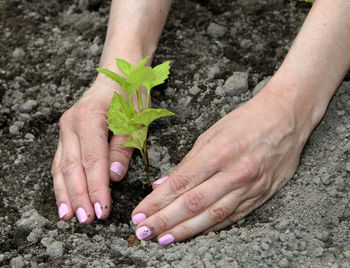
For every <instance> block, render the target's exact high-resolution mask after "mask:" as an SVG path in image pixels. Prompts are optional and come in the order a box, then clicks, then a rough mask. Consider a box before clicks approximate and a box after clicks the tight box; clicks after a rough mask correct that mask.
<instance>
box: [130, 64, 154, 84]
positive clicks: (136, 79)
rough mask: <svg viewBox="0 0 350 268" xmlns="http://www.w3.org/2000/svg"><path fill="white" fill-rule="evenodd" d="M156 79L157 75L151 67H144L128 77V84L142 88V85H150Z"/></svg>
mask: <svg viewBox="0 0 350 268" xmlns="http://www.w3.org/2000/svg"><path fill="white" fill-rule="evenodd" d="M155 78H156V75H155V73H154V71H153V69H152V68H151V67H142V68H140V69H135V70H134V71H133V72H131V73H130V75H129V76H128V78H127V79H128V82H129V83H130V84H133V85H135V86H136V87H140V86H141V85H143V84H145V83H148V82H149V81H152V80H154V79H155Z"/></svg>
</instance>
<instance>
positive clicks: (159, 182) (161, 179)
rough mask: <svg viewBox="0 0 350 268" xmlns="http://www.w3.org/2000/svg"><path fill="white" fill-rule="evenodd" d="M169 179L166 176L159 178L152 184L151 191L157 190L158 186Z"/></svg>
mask: <svg viewBox="0 0 350 268" xmlns="http://www.w3.org/2000/svg"><path fill="white" fill-rule="evenodd" d="M168 178H169V177H168V176H164V177H161V178H160V179H158V180H156V181H154V182H153V184H152V189H153V190H155V189H157V188H158V186H160V185H161V184H162V183H163V182H165V181H166V180H167V179H168Z"/></svg>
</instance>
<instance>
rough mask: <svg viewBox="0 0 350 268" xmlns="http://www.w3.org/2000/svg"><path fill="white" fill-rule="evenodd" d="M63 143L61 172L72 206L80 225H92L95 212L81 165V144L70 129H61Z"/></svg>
mask: <svg viewBox="0 0 350 268" xmlns="http://www.w3.org/2000/svg"><path fill="white" fill-rule="evenodd" d="M60 138H61V141H62V155H61V163H60V165H61V171H62V175H63V178H64V181H65V184H66V187H67V190H68V195H69V200H70V202H71V206H72V208H73V210H74V211H75V214H76V216H77V218H78V220H79V222H80V223H83V222H85V223H91V222H92V221H93V218H94V217H93V216H94V210H93V207H92V205H91V201H90V198H89V195H88V189H87V183H86V177H85V173H84V170H83V167H82V165H81V152H80V142H79V139H78V136H77V135H76V134H75V133H74V132H73V131H72V130H71V129H69V127H67V128H66V127H62V128H61V129H60Z"/></svg>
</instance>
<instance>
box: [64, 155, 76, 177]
mask: <svg viewBox="0 0 350 268" xmlns="http://www.w3.org/2000/svg"><path fill="white" fill-rule="evenodd" d="M78 167H79V161H78V160H77V159H75V158H66V159H63V161H62V164H61V170H62V174H63V176H64V177H66V176H70V175H72V173H73V171H74V170H75V169H76V168H78Z"/></svg>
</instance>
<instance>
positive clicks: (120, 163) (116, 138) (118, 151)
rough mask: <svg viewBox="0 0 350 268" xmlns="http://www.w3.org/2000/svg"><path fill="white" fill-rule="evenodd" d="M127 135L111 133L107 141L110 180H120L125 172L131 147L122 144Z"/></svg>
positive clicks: (130, 154)
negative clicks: (108, 141) (111, 135)
mask: <svg viewBox="0 0 350 268" xmlns="http://www.w3.org/2000/svg"><path fill="white" fill-rule="evenodd" d="M128 137H129V136H128V135H113V137H112V139H111V141H110V143H109V160H110V172H109V173H110V177H111V180H112V181H120V180H121V179H122V178H123V177H124V176H125V174H126V172H127V170H128V167H129V163H130V159H131V156H132V153H133V151H134V149H133V148H129V147H125V146H123V145H122V144H123V142H124V141H126V140H127V138H128Z"/></svg>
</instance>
